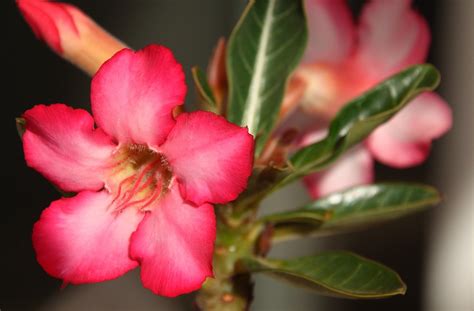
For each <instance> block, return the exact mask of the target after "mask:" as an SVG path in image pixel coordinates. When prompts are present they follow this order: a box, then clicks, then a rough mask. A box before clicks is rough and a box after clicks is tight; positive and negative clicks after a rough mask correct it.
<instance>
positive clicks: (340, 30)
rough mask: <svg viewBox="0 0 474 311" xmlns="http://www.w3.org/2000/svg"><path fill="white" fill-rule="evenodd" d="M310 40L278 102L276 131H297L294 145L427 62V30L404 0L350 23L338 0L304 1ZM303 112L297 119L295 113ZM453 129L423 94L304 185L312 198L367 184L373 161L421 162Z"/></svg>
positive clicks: (431, 96) (437, 100) (373, 6)
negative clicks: (357, 101)
mask: <svg viewBox="0 0 474 311" xmlns="http://www.w3.org/2000/svg"><path fill="white" fill-rule="evenodd" d="M305 4H306V9H307V14H308V24H309V25H308V26H309V43H308V48H307V50H306V53H305V55H304V57H303V61H302V63H301V65H300V66H299V67H298V68H297V70H296V72H295V73H294V75H293V78H292V80H291V81H290V84H289V88H288V92H287V94H286V97H285V101H284V103H283V110H282V117H283V118H286V120H285V121H284V125H283V127H285V128H286V129H288V128H297V129H299V130H300V131H302V132H303V133H304V135H303V137H302V138H301V140H300V141H298V144H297V146H298V147H301V146H305V145H308V144H311V143H314V142H316V141H318V140H319V139H321V138H323V137H324V135H325V133H326V131H327V126H328V124H329V121H330V120H331V119H332V118H333V117H334V116H335V114H336V113H337V112H338V111H339V110H340V109H341V107H343V105H344V104H347V103H348V102H350V100H351V99H354V98H356V97H357V96H359V95H361V94H362V93H363V92H365V91H367V90H369V89H370V88H371V87H373V86H375V85H376V84H377V83H379V82H381V81H382V80H384V79H385V78H388V77H389V76H390V75H392V74H395V73H396V72H398V71H401V70H402V69H404V68H406V67H407V66H410V65H414V64H420V63H423V62H424V61H425V60H426V57H427V53H428V48H429V44H430V32H429V29H428V26H427V24H426V21H425V20H424V19H423V17H421V16H420V15H419V14H417V13H416V12H415V11H414V10H413V9H412V8H411V1H410V0H397V1H385V0H373V1H370V2H369V3H367V4H366V5H365V6H364V7H363V9H362V12H361V15H360V18H359V22H358V24H357V25H355V24H354V22H353V18H352V14H351V11H350V9H349V7H348V6H347V3H346V1H345V0H306V1H305ZM301 111H303V112H304V114H302V113H301ZM451 124H452V116H451V110H450V108H449V106H448V105H447V104H446V103H445V101H444V100H443V99H442V98H441V97H440V96H439V95H437V94H436V93H433V92H426V93H424V94H422V95H420V96H418V97H416V98H415V99H414V100H412V101H411V102H410V103H409V105H408V106H407V107H406V108H405V109H404V110H402V111H401V112H400V113H399V114H398V115H396V116H395V117H394V118H393V119H392V120H390V121H389V122H387V123H386V124H384V125H382V126H380V127H379V128H378V129H376V130H375V131H374V132H373V133H372V134H371V135H370V136H369V138H368V139H367V140H366V142H365V143H364V144H363V145H360V146H358V147H356V148H354V149H353V150H351V151H350V152H349V153H347V154H346V155H344V156H343V157H342V158H341V159H340V160H339V161H338V162H336V163H335V164H334V165H332V166H331V167H330V168H329V169H328V170H325V171H323V172H318V173H316V174H313V175H310V176H307V177H306V178H305V179H304V181H305V185H306V186H307V188H308V190H309V192H310V194H311V195H312V197H314V198H317V197H320V196H322V195H326V194H328V193H331V192H334V191H337V190H342V189H344V188H347V187H350V186H354V185H358V184H365V183H371V182H372V181H373V179H374V177H373V168H372V166H373V158H375V159H376V160H378V161H380V162H382V163H384V164H386V165H390V166H393V167H396V168H406V167H410V166H413V165H417V164H420V163H421V162H423V161H424V160H425V159H426V158H427V156H428V153H429V150H430V145H431V141H432V140H433V139H435V138H438V137H440V136H442V135H443V134H444V133H446V132H447V131H448V130H449V129H450V128H451Z"/></svg>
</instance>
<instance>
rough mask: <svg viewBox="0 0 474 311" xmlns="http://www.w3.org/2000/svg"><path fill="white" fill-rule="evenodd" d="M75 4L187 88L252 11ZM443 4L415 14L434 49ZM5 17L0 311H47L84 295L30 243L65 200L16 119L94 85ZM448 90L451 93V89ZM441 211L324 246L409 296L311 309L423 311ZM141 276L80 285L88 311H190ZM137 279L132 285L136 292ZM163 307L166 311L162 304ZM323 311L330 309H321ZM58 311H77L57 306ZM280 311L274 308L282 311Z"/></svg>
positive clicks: (327, 302) (82, 103) (206, 3)
mask: <svg viewBox="0 0 474 311" xmlns="http://www.w3.org/2000/svg"><path fill="white" fill-rule="evenodd" d="M466 1H469V0H466ZM70 2H71V3H73V4H75V5H77V6H79V7H80V8H81V9H82V10H83V11H85V12H87V13H88V14H89V15H90V16H91V17H92V18H93V19H95V20H96V21H98V23H100V24H101V25H102V26H103V27H104V28H106V29H108V30H109V31H110V32H112V33H113V34H114V35H116V36H117V37H119V38H120V39H122V40H123V41H124V42H127V44H129V45H130V46H131V47H133V48H136V49H138V48H140V47H142V46H144V45H146V44H149V43H153V42H155V43H160V44H164V45H167V46H169V47H170V48H171V49H172V50H173V51H174V52H175V54H176V56H177V58H178V60H179V61H181V62H182V63H183V66H184V68H185V70H186V73H187V76H188V82H190V79H189V78H190V68H191V66H192V65H196V64H198V65H200V66H201V67H204V68H205V66H206V64H207V59H208V56H209V55H210V53H211V51H212V49H213V46H214V44H215V42H216V41H217V39H218V38H219V37H220V36H227V35H228V34H229V33H230V31H231V28H232V26H233V24H234V23H235V21H236V20H237V18H238V15H239V12H240V9H241V8H242V6H243V1H238V0H233V1H229V0H226V1H223V0H213V1H211V0H201V1H194V0H193V1H190V0H187V1H186V0H179V1H178V0H174V1H172V0H163V1H152V0H149V1H70ZM439 2H441V1H440V0H439V1H433V0H430V1H416V7H417V8H418V9H419V11H420V12H421V13H422V14H423V15H424V16H425V18H426V19H427V20H428V22H429V23H430V26H431V29H432V36H433V44H432V46H434V47H436V46H441V43H440V42H439V41H438V32H439V30H440V28H441V27H442V19H441V20H440V19H437V20H436V21H437V22H436V23H435V17H436V16H438V17H439V16H440V15H442V14H440V12H439V11H437V8H438V6H439ZM353 5H354V8H355V10H356V11H357V9H358V8H359V7H360V1H354V2H353ZM0 12H1V20H2V24H3V23H4V25H3V27H2V29H3V34H4V36H3V43H2V50H3V51H2V54H5V53H6V55H4V57H3V62H2V73H3V78H4V79H2V80H3V81H4V83H3V85H4V89H3V88H2V95H3V96H2V99H1V100H2V113H1V118H2V119H1V121H0V125H1V135H2V143H3V148H2V158H1V159H2V164H3V167H2V169H1V174H2V181H3V182H2V195H3V199H4V200H3V201H4V203H3V206H2V207H1V208H0V213H1V216H0V243H1V244H0V246H1V248H0V254H1V255H0V258H1V265H0V269H1V271H0V280H1V283H0V309H1V310H2V311H10V310H39V309H40V308H43V309H41V310H48V308H47V307H44V305H45V304H46V305H47V304H48V303H49V301H50V300H51V299H55V298H54V297H60V296H67V297H74V292H73V291H74V290H76V289H74V288H72V289H71V288H66V289H65V290H60V289H59V287H60V281H58V280H55V279H53V278H51V277H49V276H48V275H47V274H46V273H45V272H44V271H43V270H42V269H41V267H40V266H39V265H38V264H37V263H36V260H35V255H34V252H33V249H32V245H31V230H32V226H33V223H34V222H35V221H36V220H37V219H38V217H39V215H40V213H41V211H42V210H43V209H44V208H45V207H47V206H48V205H49V203H50V202H51V201H52V200H56V199H57V198H58V197H59V194H58V193H57V192H56V191H55V190H54V189H53V187H52V186H51V185H50V184H49V183H48V182H47V181H46V180H45V179H44V178H43V177H41V176H40V175H39V174H38V173H36V172H35V171H33V170H31V169H29V168H27V167H26V165H25V162H24V159H23V153H22V146H21V142H20V139H19V137H18V135H17V133H16V129H15V117H17V116H21V114H22V112H23V111H25V110H26V109H29V108H31V107H32V106H33V105H35V104H39V103H56V102H62V103H67V104H69V105H71V106H75V107H82V108H86V109H87V107H88V106H89V104H88V102H89V83H90V78H89V77H88V76H86V75H85V74H83V73H82V72H81V71H79V70H77V69H76V68H74V67H73V66H72V65H70V64H69V63H67V62H65V61H63V60H61V59H60V58H59V57H57V56H56V55H55V54H54V53H52V52H51V51H50V50H49V49H48V48H47V47H46V46H45V45H44V44H42V43H40V42H39V41H37V40H36V39H35V38H34V36H33V34H32V32H31V30H30V29H29V27H28V26H27V25H26V23H25V22H24V20H23V18H22V17H21V15H20V14H19V13H18V11H17V9H16V7H15V3H14V2H13V1H5V0H3V1H2V3H1V8H0ZM5 35H6V36H5ZM5 38H6V40H5ZM437 57H438V55H436V54H435V53H432V54H430V58H429V61H430V62H431V63H434V64H435V65H437V63H438V61H439V58H437ZM188 84H189V85H190V83H188ZM440 92H441V94H443V89H442V88H441V91H440ZM194 95H195V94H194V90H193V89H192V88H190V91H189V93H188V99H187V100H188V104H191V103H192V102H193V99H194ZM448 137H449V136H448ZM444 139H446V138H444ZM442 144H443V139H441V140H440V141H439V142H438V143H436V144H435V145H434V149H435V150H434V152H435V154H434V155H433V157H434V158H435V159H436V150H437V148H441V147H440V146H442ZM433 157H432V158H431V159H433ZM438 161H439V157H438ZM436 167H437V166H436V165H435V162H434V161H433V160H430V161H427V162H426V163H425V164H423V165H422V166H419V167H417V168H414V169H409V170H392V169H388V168H385V167H382V166H378V167H377V174H378V178H379V179H380V180H387V179H388V180H416V181H420V182H427V183H430V184H435V185H437V180H434V179H433V176H432V174H431V173H430V172H432V171H433V170H436ZM432 213H433V212H432V211H427V212H423V213H421V214H419V215H416V216H411V217H408V218H405V219H403V220H400V221H397V222H394V223H390V224H387V225H384V226H382V227H378V228H374V229H371V230H369V231H365V232H359V233H354V234H351V235H349V236H347V235H344V236H339V237H336V238H331V239H325V240H324V241H323V242H322V244H317V245H320V246H321V248H345V249H349V250H352V251H355V252H357V253H360V254H362V255H364V256H367V257H370V258H373V259H376V260H378V261H381V262H383V263H385V264H386V265H388V266H390V267H392V268H394V269H395V270H396V271H398V272H399V273H400V275H401V276H402V278H403V279H404V281H405V282H406V283H407V284H408V292H407V294H406V295H405V296H399V297H396V298H390V299H387V300H377V301H352V300H337V299H333V298H324V297H320V296H316V295H315V296H311V294H310V293H308V292H304V293H303V294H301V295H304V299H306V300H307V302H305V304H306V305H308V303H309V304H310V305H311V301H312V299H314V303H322V304H323V305H324V306H326V307H327V309H329V307H328V306H331V310H364V311H370V310H387V311H389V310H394V311H395V310H397V311H399V310H422V297H423V289H424V285H425V284H424V282H423V279H424V278H423V273H424V271H425V269H424V268H425V267H424V263H425V260H426V254H425V246H426V239H427V235H428V234H429V232H430V230H431V229H432V222H431V220H432V217H433V216H432ZM318 243H319V242H318ZM304 245H305V244H301V245H298V244H297V246H289V247H287V248H286V247H283V248H280V249H279V250H277V253H279V254H282V253H283V254H288V256H290V255H293V254H296V253H298V254H299V253H301V254H304V253H308V250H305V248H306V246H304ZM136 279H137V276H136V275H132V276H131V277H130V276H126V277H125V278H124V280H119V281H117V282H118V283H114V282H115V281H114V282H107V283H104V284H97V285H85V286H78V287H76V288H86V289H84V290H89V289H95V290H96V292H97V293H100V294H97V297H95V296H94V294H88V295H87V297H88V298H87V299H86V300H83V301H82V302H81V303H82V306H83V309H84V310H109V309H106V307H105V306H107V305H108V304H107V303H109V304H110V308H111V309H110V310H151V307H150V305H151V304H147V305H146V306H145V305H144V306H143V307H140V306H141V304H143V303H144V302H143V300H150V301H152V302H153V303H155V302H156V303H157V304H156V310H159V309H161V310H170V309H171V308H175V309H176V310H178V309H179V310H181V309H183V310H186V309H191V308H190V305H189V304H190V301H191V297H189V296H188V297H184V298H181V299H176V300H173V301H170V300H168V299H161V298H160V299H158V298H155V297H153V296H152V295H151V294H148V293H146V294H141V293H140V294H136V293H137V292H140V291H144V292H146V291H145V290H144V289H141V288H139V282H138V281H137V280H136ZM260 280H261V278H259V281H260ZM130 282H131V283H132V284H133V286H130V285H128V283H130ZM263 282H264V283H263V284H269V283H270V282H273V281H268V279H265V280H263ZM108 283H111V284H112V283H113V284H114V285H110V284H108ZM272 286H273V285H272ZM275 286H277V287H275V290H276V291H278V290H279V291H283V292H287V293H288V297H287V298H284V299H288V300H289V301H291V299H299V298H298V297H300V296H296V298H295V297H292V294H294V293H295V292H296V290H294V289H292V288H290V287H288V286H287V285H285V284H282V285H280V284H278V285H275ZM136 287H137V288H138V289H136ZM264 287H265V286H264ZM80 290H82V289H80ZM108 290H111V291H112V293H111V294H110V293H109V292H108ZM114 290H116V293H114V292H113V291H114ZM269 291H270V292H269ZM89 292H90V291H89ZM89 292H88V293H89ZM107 295H109V296H107ZM136 295H142V296H136ZM143 295H144V296H143ZM259 295H261V296H259ZM272 295H274V293H273V294H272V293H271V289H270V290H267V289H266V288H262V286H258V287H257V297H258V298H257V301H256V305H255V310H257V309H258V310H260V309H262V310H264V309H265V308H270V307H269V306H267V305H266V302H265V300H272V299H274V298H275V297H274V296H272ZM279 295H281V294H279ZM298 295H299V294H298ZM123 297H126V298H125V299H126V302H120V303H119V304H115V305H114V302H113V301H110V302H106V303H104V300H114V301H120V299H122V298H123ZM71 299H73V298H71ZM280 299H281V298H280ZM308 299H309V302H308ZM127 303H128V304H127ZM160 303H161V304H165V305H166V307H160ZM292 304H293V306H294V307H293V308H292V309H293V310H303V304H301V308H299V307H298V306H299V305H300V301H299V300H295V301H293V302H291V303H290V305H292ZM112 308H113V309H112ZM314 309H315V308H308V309H307V310H314ZM317 309H320V308H317ZM323 309H326V308H322V309H320V310H323ZM54 310H56V309H54ZM57 310H69V308H68V309H61V308H59V307H58V309H57ZM71 310H72V307H71ZM74 310H75V309H74ZM271 310H275V309H274V307H272V309H271ZM282 310H284V309H282ZM304 310H306V309H304Z"/></svg>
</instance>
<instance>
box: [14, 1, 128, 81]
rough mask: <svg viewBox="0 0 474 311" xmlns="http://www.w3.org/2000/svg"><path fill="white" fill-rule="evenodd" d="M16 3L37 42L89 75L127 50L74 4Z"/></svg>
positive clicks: (49, 2) (48, 2) (46, 2)
mask: <svg viewBox="0 0 474 311" xmlns="http://www.w3.org/2000/svg"><path fill="white" fill-rule="evenodd" d="M17 4H18V7H19V9H20V11H21V13H22V14H23V16H24V18H25V20H26V21H27V22H28V24H29V25H30V27H31V29H32V30H33V32H34V33H35V35H36V36H37V37H38V38H39V39H41V40H43V41H45V42H46V43H47V44H48V46H49V47H50V48H51V49H52V50H53V51H55V52H56V53H57V54H59V55H60V56H62V57H64V58H65V59H67V60H69V61H70V62H72V63H73V64H75V65H76V66H78V67H79V68H81V69H82V70H84V71H86V72H87V73H89V74H90V75H93V74H94V73H95V72H96V71H97V70H98V69H99V67H100V66H101V65H102V64H103V63H104V62H105V61H106V60H107V59H109V58H110V57H112V55H114V54H115V53H116V52H118V51H119V50H121V49H123V48H125V47H126V46H125V44H123V43H122V42H120V41H119V40H117V39H116V38H114V37H113V36H112V35H110V34H109V33H108V32H106V31H105V30H104V29H103V28H101V27H100V26H99V25H97V24H96V23H95V22H94V21H93V20H92V19H91V18H89V17H88V16H87V15H85V14H84V13H83V12H82V11H81V10H79V9H78V8H76V7H75V6H73V5H70V4H67V3H62V2H52V1H49V0H17Z"/></svg>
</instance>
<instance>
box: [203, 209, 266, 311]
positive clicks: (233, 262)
mask: <svg viewBox="0 0 474 311" xmlns="http://www.w3.org/2000/svg"><path fill="white" fill-rule="evenodd" d="M232 210H234V209H233V208H231V207H230V206H222V207H218V208H217V215H218V228H217V229H218V236H217V240H216V247H215V253H214V263H213V265H214V278H213V279H208V280H207V281H206V283H205V284H204V285H203V287H202V289H201V290H200V291H199V293H198V296H197V299H196V303H197V306H198V308H199V309H200V310H202V311H244V310H248V309H249V307H250V303H251V301H252V292H253V285H252V281H251V277H250V274H248V273H245V271H243V270H242V268H241V267H239V259H240V258H243V257H248V256H251V255H252V254H253V253H254V252H255V243H256V240H257V235H258V232H259V230H257V229H258V228H256V227H255V226H254V225H253V223H254V218H255V217H254V215H250V216H249V215H248V214H247V215H246V217H245V218H240V217H238V218H234V215H233V213H232V212H231V211H232Z"/></svg>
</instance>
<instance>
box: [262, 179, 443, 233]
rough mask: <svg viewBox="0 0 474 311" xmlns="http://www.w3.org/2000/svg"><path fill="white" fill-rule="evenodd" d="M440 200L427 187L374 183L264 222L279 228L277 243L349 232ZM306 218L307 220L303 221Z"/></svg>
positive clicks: (435, 191)
mask: <svg viewBox="0 0 474 311" xmlns="http://www.w3.org/2000/svg"><path fill="white" fill-rule="evenodd" d="M440 200H441V198H440V195H439V193H438V191H437V190H436V189H434V188H432V187H429V186H425V185H420V184H373V185H367V186H358V187H354V188H351V189H348V190H345V191H342V192H337V193H333V194H330V195H328V196H326V197H323V198H321V199H319V200H316V201H314V202H312V203H310V204H308V205H306V206H304V207H303V208H301V209H297V210H295V211H290V212H285V213H280V214H275V215H270V216H267V217H266V218H264V219H262V221H266V222H273V223H274V224H275V225H276V226H275V233H274V241H282V240H287V239H291V238H295V237H302V236H307V235H318V234H319V235H327V234H331V233H337V232H340V231H348V230H350V229H354V228H359V227H364V226H368V225H371V224H374V223H379V222H383V221H388V220H392V219H397V218H400V217H403V216H405V215H409V214H412V213H415V212H418V211H420V210H421V209H424V208H426V207H428V206H431V205H434V204H437V203H439V202H440ZM321 215H324V216H323V217H321ZM304 217H307V219H306V220H303V219H302V218H304ZM316 217H319V218H320V223H315V222H314V218H316ZM312 222H313V223H312Z"/></svg>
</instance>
